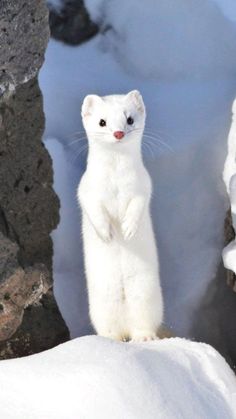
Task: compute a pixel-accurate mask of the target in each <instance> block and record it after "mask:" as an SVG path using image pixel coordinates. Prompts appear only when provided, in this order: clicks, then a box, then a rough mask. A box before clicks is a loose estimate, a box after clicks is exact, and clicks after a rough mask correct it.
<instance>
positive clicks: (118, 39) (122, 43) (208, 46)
mask: <svg viewBox="0 0 236 419" xmlns="http://www.w3.org/2000/svg"><path fill="white" fill-rule="evenodd" d="M218 3H219V2H218ZM85 4H86V6H87V7H88V10H89V13H90V16H91V18H92V19H93V20H95V21H96V22H98V23H99V24H100V25H102V26H103V27H104V28H109V27H111V28H112V29H107V31H106V32H105V37H106V41H107V42H106V47H107V48H108V49H109V50H110V51H112V52H113V53H114V56H115V58H116V59H117V60H119V61H121V60H122V63H123V64H124V65H125V68H126V70H128V71H129V72H130V73H131V74H132V73H136V74H140V75H141V76H143V77H146V78H148V79H154V80H157V79H162V80H176V78H180V77H185V78H189V77H191V78H193V77H194V78H199V77H206V76H208V77H210V78H212V77H213V76H214V77H216V76H222V75H225V74H228V75H235V65H236V43H235V36H236V27H235V25H233V24H232V22H231V21H230V20H228V19H226V18H225V15H224V14H223V13H222V8H223V10H225V4H224V2H223V1H222V0H221V7H220V8H219V7H218V5H217V3H216V2H214V1H212V0H198V1H197V2H196V0H179V1H178V5H176V2H175V0H158V1H157V0H147V1H146V2H145V7H144V5H143V1H142V0H138V1H137V0H129V1H128V2H127V1H126V0H120V1H119V2H117V1H116V0H86V1H85ZM235 9H236V6H235V5H234V11H235ZM227 10H228V9H227ZM121 11H123V12H121Z"/></svg>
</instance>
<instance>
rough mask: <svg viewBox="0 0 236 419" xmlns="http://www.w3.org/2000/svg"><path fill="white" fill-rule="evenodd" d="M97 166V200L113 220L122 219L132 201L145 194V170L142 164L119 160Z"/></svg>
mask: <svg viewBox="0 0 236 419" xmlns="http://www.w3.org/2000/svg"><path fill="white" fill-rule="evenodd" d="M96 166H97V167H93V169H95V171H94V173H93V180H94V186H93V188H94V191H96V192H95V193H96V195H97V198H98V199H99V201H101V202H102V204H103V205H104V206H105V208H106V210H107V211H108V213H109V215H110V216H111V217H112V218H114V219H121V218H122V217H123V216H124V214H125V211H126V209H127V206H128V204H129V202H130V200H131V199H132V198H133V197H134V196H135V195H137V194H139V193H143V192H144V189H145V188H144V180H145V177H146V176H147V174H146V172H145V169H144V167H143V166H142V164H136V162H134V161H132V160H131V161H130V160H126V159H118V158H116V159H115V158H114V159H111V160H110V161H106V162H104V164H98V165H96ZM89 170H90V168H89ZM90 177H91V174H90Z"/></svg>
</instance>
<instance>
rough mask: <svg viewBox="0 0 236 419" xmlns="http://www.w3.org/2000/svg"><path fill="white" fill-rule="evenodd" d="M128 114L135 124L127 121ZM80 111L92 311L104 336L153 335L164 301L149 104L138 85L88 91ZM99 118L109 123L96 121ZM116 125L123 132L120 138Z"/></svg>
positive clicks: (81, 194)
mask: <svg viewBox="0 0 236 419" xmlns="http://www.w3.org/2000/svg"><path fill="white" fill-rule="evenodd" d="M129 116H131V117H132V118H133V119H134V124H133V125H128V124H127V118H128V117H129ZM82 118H83V124H84V127H85V130H86V133H87V137H88V142H89V154H88V161H87V170H86V172H85V174H84V175H83V177H82V179H81V182H80V185H79V188H78V198H79V202H80V205H81V207H82V218H83V240H84V256H85V268H86V276H87V285H88V294H89V307H90V317H91V320H92V323H93V326H94V327H95V329H96V331H97V333H98V334H99V335H102V336H107V337H111V338H114V339H120V340H121V339H124V338H130V339H133V340H146V339H153V338H155V337H156V334H157V331H158V328H159V326H160V325H161V322H162V317H163V302H162V294H161V287H160V281H159V267H158V257H157V251H156V246H155V239H154V234H153V229H152V224H151V218H150V214H149V202H150V197H151V180H150V177H149V175H148V173H147V171H146V169H145V167H144V165H143V161H142V156H141V141H142V134H143V130H144V124H145V107H144V103H143V100H142V97H141V95H140V93H139V92H138V91H136V90H135V91H132V92H130V93H128V94H127V95H112V96H106V97H102V98H101V97H99V96H96V95H89V96H87V97H86V98H85V100H84V103H83V106H82ZM101 119H104V120H105V121H106V126H105V127H101V126H100V125H99V121H100V120H101ZM115 131H123V132H124V133H125V136H124V138H123V139H122V140H121V141H117V139H116V138H115V137H114V135H113V133H114V132H115Z"/></svg>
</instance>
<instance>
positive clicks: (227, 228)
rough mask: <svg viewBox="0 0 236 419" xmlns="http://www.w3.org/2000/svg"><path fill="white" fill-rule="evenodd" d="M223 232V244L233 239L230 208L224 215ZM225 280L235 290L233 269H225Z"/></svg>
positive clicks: (235, 277) (235, 276)
mask: <svg viewBox="0 0 236 419" xmlns="http://www.w3.org/2000/svg"><path fill="white" fill-rule="evenodd" d="M224 233H225V246H227V244H229V243H230V242H232V240H235V232H234V228H233V223H232V215H231V209H229V210H228V211H227V214H226V217H225V225H224ZM226 281H227V284H228V286H229V287H230V288H231V289H232V290H233V291H234V292H236V275H235V273H234V272H233V271H231V270H229V269H227V270H226Z"/></svg>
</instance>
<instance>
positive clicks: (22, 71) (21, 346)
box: [0, 0, 69, 358]
mask: <svg viewBox="0 0 236 419" xmlns="http://www.w3.org/2000/svg"><path fill="white" fill-rule="evenodd" d="M48 37H49V28H48V12H47V8H46V5H45V3H44V1H43V0H32V1H31V2H25V1H22V0H18V1H17V2H16V1H14V0H7V1H5V0H3V1H1V3H0V139H1V141H0V358H8V357H15V356H22V355H27V354H30V353H34V352H38V351H41V350H44V349H48V348H50V347H52V346H54V345H56V344H58V343H60V342H62V341H65V340H66V339H68V338H69V334H68V330H67V327H66V325H65V323H64V321H63V319H62V317H61V315H60V313H59V310H58V307H57V304H56V302H55V299H54V296H53V292H52V254H53V249H52V240H51V237H50V233H51V231H52V230H53V229H54V228H55V227H56V226H57V224H58V222H59V200H58V198H57V196H56V194H55V192H54V190H53V188H52V184H53V173H52V162H51V158H50V156H49V154H48V152H47V150H46V149H45V147H44V144H43V143H42V134H43V130H44V114H43V103H42V96H41V92H40V89H39V86H38V81H37V77H35V76H37V73H38V71H39V68H40V66H41V65H42V62H43V57H44V51H45V48H46V45H47V42H48Z"/></svg>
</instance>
